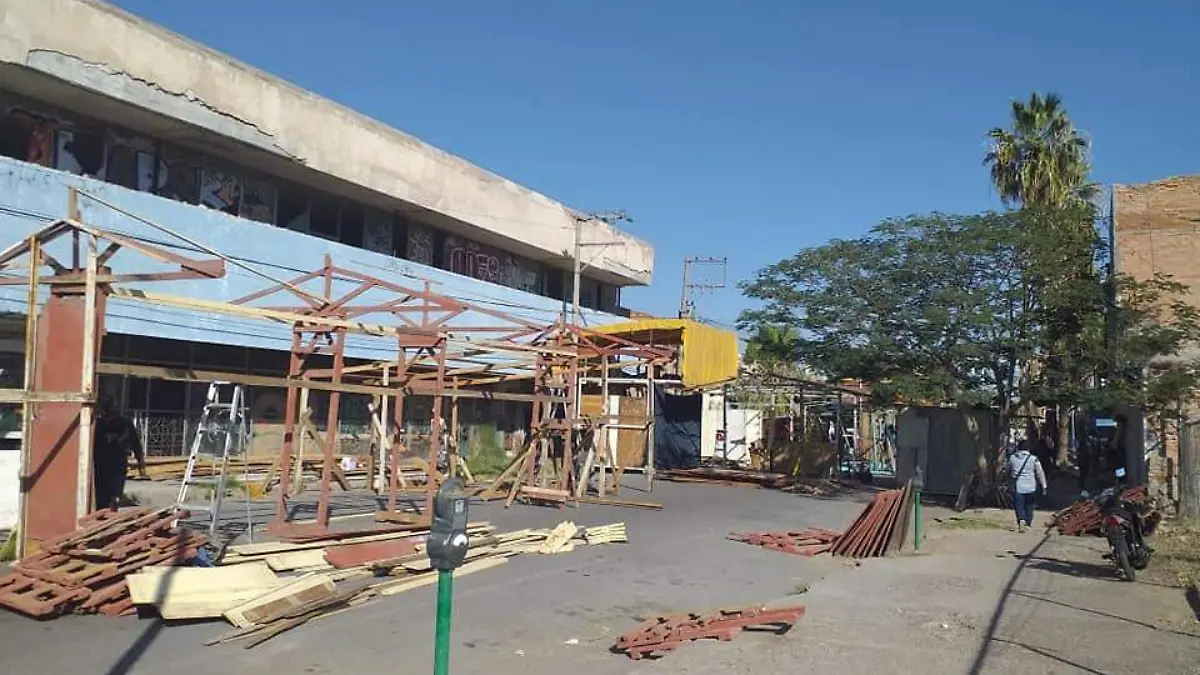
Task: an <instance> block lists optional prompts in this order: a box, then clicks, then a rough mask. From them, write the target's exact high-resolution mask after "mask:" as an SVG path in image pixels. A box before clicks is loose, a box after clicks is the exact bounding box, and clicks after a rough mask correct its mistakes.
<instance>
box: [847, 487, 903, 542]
mask: <svg viewBox="0 0 1200 675" xmlns="http://www.w3.org/2000/svg"><path fill="white" fill-rule="evenodd" d="M911 494H912V493H911V489H910V487H909V486H908V485H905V486H904V487H903V488H900V489H898V490H885V491H883V492H880V493H878V494H876V495H875V498H874V499H872V500H871V503H870V504H868V505H867V508H865V509H863V511H862V513H860V514H859V516H858V518H857V519H856V520H855V521H854V523H853V524H852V525H851V526H850V527H849V529H847V530H846V531H845V532H844V533H843V534H842V536H841V537H839V538H838V540H837V542H836V543H834V545H833V548H832V549H830V552H831V553H833V555H838V556H844V557H847V558H876V557H880V556H884V555H887V554H888V552H889V551H892V550H895V549H897V548H899V547H900V545H901V543H903V539H904V530H905V526H906V524H907V522H908V513H909V508H910V507H911V505H912V498H911Z"/></svg>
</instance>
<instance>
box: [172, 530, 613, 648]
mask: <svg viewBox="0 0 1200 675" xmlns="http://www.w3.org/2000/svg"><path fill="white" fill-rule="evenodd" d="M468 533H469V534H470V545H469V548H468V550H467V556H466V560H465V562H464V564H463V565H462V566H461V567H459V568H458V569H456V570H455V571H454V576H455V577H461V576H466V575H469V574H474V573H476V572H481V571H483V570H487V569H491V568H493V567H497V566H500V565H503V564H505V563H506V562H507V561H508V559H509V558H511V557H513V556H516V555H535V554H536V555H553V554H558V553H567V552H569V551H571V550H573V549H574V548H575V547H576V545H582V544H586V545H600V544H610V543H618V542H625V541H628V538H627V535H626V532H625V524H624V523H613V524H611V525H603V526H598V527H589V528H581V527H579V526H577V525H576V524H575V523H572V522H570V521H565V522H562V523H559V524H558V525H557V526H556V527H554V528H550V529H525V530H517V531H514V532H505V533H496V532H495V530H494V528H493V527H492V526H491V525H489V524H488V523H475V524H472V525H471V526H470V527H469V529H468ZM427 534H428V531H427V530H422V531H419V532H412V531H409V532H391V533H384V534H378V535H366V536H358V537H350V538H342V539H326V540H318V541H309V542H262V543H256V544H243V545H239V546H234V547H231V549H230V551H229V553H228V554H227V555H226V557H225V558H224V559H223V561H222V565H223V566H222V567H219V568H217V569H218V570H221V569H232V570H239V568H252V569H250V571H249V572H241V571H238V572H237V573H236V575H237V576H236V578H237V579H239V580H240V581H241V582H242V585H243V586H250V585H252V584H253V582H252V581H250V580H251V579H252V578H253V579H257V580H258V583H260V584H261V586H260V588H261V589H262V592H260V593H258V594H256V595H254V596H253V597H241V598H240V599H239V600H238V601H237V602H236V603H232V604H230V603H229V602H226V601H225V600H224V599H223V600H222V601H221V602H215V603H212V604H211V605H210V606H209V607H208V608H207V610H206V611H208V612H210V614H211V612H212V610H213V609H215V608H216V606H217V605H224V606H223V607H222V608H221V611H220V612H219V613H218V614H215V615H213V616H222V617H224V618H225V619H226V620H227V621H229V623H231V624H233V626H234V627H235V630H234V631H232V632H230V633H226V634H224V635H221V636H219V637H217V638H215V639H213V640H210V641H209V642H208V644H213V645H215V644H224V643H229V642H241V643H243V644H244V646H245V647H246V648H250V647H254V646H256V645H259V644H262V643H263V642H265V641H267V640H269V639H271V638H272V637H275V636H276V635H279V634H281V633H283V632H285V631H288V630H291V629H292V628H295V627H297V626H301V625H303V624H305V623H308V622H310V621H313V620H316V619H320V618H324V617H327V616H332V615H334V614H339V613H341V612H345V611H349V610H351V609H353V608H355V607H360V606H362V605H365V604H367V603H369V602H372V601H373V600H375V599H377V598H380V597H388V596H392V595H398V594H400V593H405V592H407V591H411V590H414V589H417V588H423V587H425V586H430V585H433V584H435V583H437V578H438V575H437V571H436V570H434V569H433V566H432V564H431V563H430V561H429V558H428V556H427V555H426V552H425V536H426V535H427ZM297 572H299V574H298V575H296V573H297ZM275 573H284V574H285V575H286V576H281V577H277V578H276V579H275V581H274V583H270V580H269V577H268V576H266V575H271V576H274V574H275ZM364 580H369V581H366V582H365V583H364ZM217 587H218V588H220V589H221V593H223V595H222V598H232V597H234V596H235V595H237V594H238V593H239V592H240V591H238V590H232V591H230V592H226V586H225V585H221V584H218V585H217ZM167 604H168V605H169V603H167ZM179 604H180V605H183V604H184V603H183V602H182V601H181V602H180V603H179ZM163 606H164V605H163V604H160V605H159V607H160V610H161V609H162V607H163Z"/></svg>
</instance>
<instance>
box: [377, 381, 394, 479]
mask: <svg viewBox="0 0 1200 675" xmlns="http://www.w3.org/2000/svg"><path fill="white" fill-rule="evenodd" d="M391 372H392V366H391V364H387V365H385V366H384V367H383V380H382V384H383V386H384V387H387V386H388V378H389V376H390V375H391ZM377 412H378V413H379V452H378V453H377V454H378V456H379V459H378V460H377V461H378V467H379V468H378V472H379V475H377V476H376V477H375V490H376V491H377V492H382V491H383V489H384V477H385V475H386V469H385V467H386V466H387V464H386V461H385V459H384V458H385V457H386V455H385V454H384V453H385V452H388V450H389V449H390V448H391V445H392V442H391V434H390V433H389V431H388V397H387V395H380V396H379V410H378V411H377Z"/></svg>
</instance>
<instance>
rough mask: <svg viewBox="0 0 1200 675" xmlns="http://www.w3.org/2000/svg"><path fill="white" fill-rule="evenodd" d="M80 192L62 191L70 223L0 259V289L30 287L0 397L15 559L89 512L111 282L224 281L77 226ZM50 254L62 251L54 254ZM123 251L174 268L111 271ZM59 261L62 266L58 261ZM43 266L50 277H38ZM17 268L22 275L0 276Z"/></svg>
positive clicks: (211, 270) (202, 263)
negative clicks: (14, 409)
mask: <svg viewBox="0 0 1200 675" xmlns="http://www.w3.org/2000/svg"><path fill="white" fill-rule="evenodd" d="M79 195H80V193H78V192H76V191H75V190H74V189H72V190H71V191H70V192H69V193H68V212H69V214H70V217H69V218H67V219H62V220H56V221H53V222H51V223H49V224H47V225H46V226H45V227H43V228H41V229H40V230H38V231H36V232H34V233H33V234H31V235H30V236H29V237H27V238H25V239H23V240H22V241H21V242H19V243H17V244H15V245H13V246H12V247H10V248H8V249H7V250H5V251H4V252H2V253H0V285H27V286H28V298H27V306H26V330H25V385H24V388H23V389H22V390H18V391H15V392H13V391H5V392H4V397H3V398H4V401H5V402H8V403H20V404H21V405H22V422H23V424H22V438H21V474H20V475H21V498H20V525H19V526H20V528H21V529H20V539H19V542H18V543H19V549H20V550H19V553H20V554H21V555H25V554H27V553H31V552H33V550H35V549H36V547H37V546H38V545H39V544H40V543H41V542H45V541H48V540H50V539H54V538H56V537H59V536H62V535H64V534H68V533H70V532H73V531H75V528H76V523H77V521H78V520H79V518H81V517H83V516H84V515H86V514H87V513H88V512H89V511H91V510H92V499H93V497H92V489H91V488H92V457H91V455H92V422H93V413H94V410H93V406H94V404H95V400H96V384H97V380H96V372H97V371H96V364H97V360H98V357H99V352H100V344H101V338H102V336H103V334H104V315H105V307H106V305H107V298H108V296H109V295H110V293H111V291H112V289H113V285H114V284H119V283H123V282H139V283H140V282H152V281H167V280H183V279H216V278H220V277H222V276H224V274H225V264H224V261H223V260H220V259H212V260H195V259H192V258H187V257H184V256H180V255H177V254H175V253H172V252H170V251H167V250H165V249H163V248H160V247H157V246H151V245H149V244H146V243H144V242H141V241H137V240H134V239H131V238H129V237H126V236H124V235H121V234H118V233H115V232H110V231H107V230H102V229H98V228H93V227H90V226H88V225H85V224H84V223H82V222H80V215H79V207H78V198H79ZM68 235H69V237H68ZM55 247H58V248H60V249H64V250H60V251H52V250H51V249H53V248H55ZM122 249H126V250H133V251H136V252H138V253H140V254H142V255H143V256H145V257H146V258H148V259H150V260H152V261H154V262H156V263H159V264H160V265H166V266H168V267H170V268H173V269H170V270H169V271H168V270H159V271H152V272H138V273H124V274H114V273H113V272H112V269H111V267H110V262H111V260H112V258H113V257H114V256H115V255H116V254H117V253H118V252H120V251H121V250H122ZM67 256H69V264H68V263H64V262H62V260H68V258H67ZM21 262H24V264H23V265H22V264H20V263H21ZM43 268H49V270H50V272H51V273H50V274H49V275H43V273H42V272H43ZM17 270H19V271H20V272H21V274H20V276H14V275H9V274H3V273H5V272H12V271H17ZM43 286H46V287H48V289H49V292H48V297H47V299H46V301H45V303H44V304H43V303H41V302H40V297H39V296H40V288H41V287H43ZM39 305H40V306H41V308H40V309H39Z"/></svg>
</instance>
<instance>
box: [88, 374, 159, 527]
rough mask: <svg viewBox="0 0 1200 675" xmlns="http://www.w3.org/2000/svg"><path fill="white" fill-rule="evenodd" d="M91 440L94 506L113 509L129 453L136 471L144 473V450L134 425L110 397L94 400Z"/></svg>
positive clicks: (121, 491)
mask: <svg viewBox="0 0 1200 675" xmlns="http://www.w3.org/2000/svg"><path fill="white" fill-rule="evenodd" d="M93 424H94V425H95V440H94V442H93V445H92V468H93V479H94V480H93V482H94V486H95V495H96V508H97V509H110V508H111V509H115V508H117V507H118V506H119V505H120V501H121V497H123V496H124V495H125V473H126V472H127V471H128V470H129V453H133V456H134V457H136V458H137V462H138V472H139V473H140V474H141V475H142V477H145V476H146V453H145V452H144V451H143V449H142V443H141V440H140V439H139V438H138V432H137V427H135V426H133V422H132V421H131V420H130V419H129V418H128V417H125V416H124V415H122V414H121V413H120V412H119V411H118V410H117V406H116V404H115V403H114V402H113V400H112V399H111V398H108V397H104V398H102V399H100V400H99V401H98V402H97V404H96V419H95V420H94V422H93Z"/></svg>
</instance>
